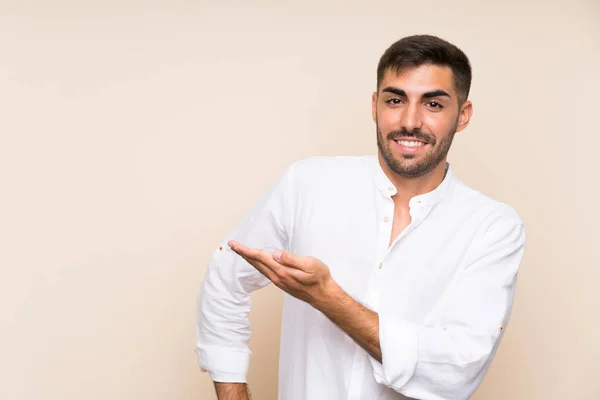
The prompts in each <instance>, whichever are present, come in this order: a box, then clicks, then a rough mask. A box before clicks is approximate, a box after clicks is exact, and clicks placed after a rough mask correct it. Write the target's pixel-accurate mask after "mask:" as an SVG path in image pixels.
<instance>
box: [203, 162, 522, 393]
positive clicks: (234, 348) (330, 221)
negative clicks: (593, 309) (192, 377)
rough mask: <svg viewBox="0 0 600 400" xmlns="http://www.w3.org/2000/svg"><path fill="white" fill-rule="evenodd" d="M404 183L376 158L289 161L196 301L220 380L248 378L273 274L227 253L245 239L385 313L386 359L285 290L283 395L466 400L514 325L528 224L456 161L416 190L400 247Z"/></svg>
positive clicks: (216, 260) (209, 363)
mask: <svg viewBox="0 0 600 400" xmlns="http://www.w3.org/2000/svg"><path fill="white" fill-rule="evenodd" d="M396 192H397V190H396V188H395V187H394V186H393V185H392V183H391V181H390V180H389V179H388V178H387V176H386V175H385V173H384V172H383V170H382V169H381V166H380V165H379V162H378V159H377V156H372V155H371V156H363V157H327V158H312V159H308V160H303V161H299V162H296V163H294V164H293V165H291V166H290V167H289V168H288V169H287V171H286V172H285V173H284V174H283V176H282V177H281V178H280V179H279V181H278V182H277V183H276V184H274V185H273V187H272V188H271V190H270V191H269V192H268V193H267V194H266V195H265V196H264V197H263V199H262V200H261V201H260V202H259V203H258V204H257V205H256V206H255V207H254V209H253V210H252V211H251V212H250V213H249V215H248V216H247V218H246V219H245V220H244V221H243V222H241V223H240V224H239V225H238V227H237V228H236V229H235V230H234V231H233V232H232V233H231V234H230V235H228V237H227V238H225V240H224V241H223V242H222V243H220V244H219V245H218V246H217V247H216V249H215V252H214V254H213V255H212V258H211V260H210V263H209V265H208V270H207V273H206V276H205V279H204V283H203V288H202V291H201V294H200V296H199V301H198V326H197V333H198V340H197V350H198V355H199V359H200V366H201V368H202V369H203V370H207V371H208V372H209V373H210V375H211V378H212V379H213V380H214V381H221V382H245V381H246V373H247V370H248V365H249V359H250V351H249V349H248V340H249V338H250V328H249V324H248V312H249V311H250V295H249V294H250V292H252V291H253V290H256V289H258V288H260V287H263V286H265V285H267V284H268V283H269V281H268V280H267V279H266V278H265V277H263V276H262V275H261V274H260V273H259V272H258V271H257V270H255V269H254V268H253V267H252V266H250V265H249V264H247V263H246V262H245V261H244V260H243V259H242V258H240V257H239V256H238V255H236V254H235V253H234V252H233V251H232V250H230V249H229V246H227V241H228V240H230V239H235V240H237V241H239V242H241V243H242V244H245V245H248V246H251V247H255V248H262V249H267V250H270V251H273V250H276V249H284V250H288V251H291V252H293V253H294V254H297V255H303V256H304V255H306V256H313V257H317V258H319V259H320V260H322V261H323V262H324V263H325V264H327V265H328V266H329V268H330V270H331V274H332V277H333V279H334V280H335V281H336V282H337V283H338V284H339V285H340V286H341V287H342V288H343V289H344V290H345V291H346V292H347V293H348V294H349V295H350V296H352V297H353V298H354V299H355V300H356V301H358V302H360V303H362V304H363V305H365V306H366V307H368V308H370V309H372V310H374V311H375V312H377V313H378V315H379V335H380V345H381V351H382V355H383V363H379V362H378V361H376V360H375V359H373V358H372V357H371V356H369V355H368V354H367V353H366V352H365V351H364V350H363V349H362V348H361V347H360V346H358V345H357V344H356V343H355V342H354V341H353V340H352V339H351V338H350V337H349V336H347V335H346V334H345V333H344V332H343V331H342V330H341V329H339V328H338V327H337V326H336V325H334V324H333V323H332V322H331V321H330V320H329V319H328V318H327V317H325V316H324V315H323V314H322V313H321V312H319V311H317V310H315V309H314V308H312V307H311V306H310V305H308V304H307V303H304V302H302V301H300V300H297V299H295V298H294V297H292V296H289V295H287V294H286V295H285V299H284V308H283V321H282V332H281V348H280V360H279V399H280V400H321V399H322V400H338V399H339V400H342V399H344V400H358V399H360V400H365V399H366V400H388V399H389V400H391V399H404V398H406V397H408V398H415V399H423V400H441V399H444V400H451V399H467V398H469V396H471V394H472V393H473V392H474V391H475V389H476V388H477V386H478V385H479V384H480V382H481V380H482V379H483V376H484V374H485V372H486V370H487V369H488V366H489V364H490V362H491V360H492V357H493V355H494V353H495V351H496V349H497V346H498V344H499V341H500V338H501V337H502V335H503V331H504V329H505V327H506V325H507V323H508V318H509V314H510V310H511V307H512V302H513V295H514V290H515V281H516V277H517V271H518V267H519V263H520V261H521V258H522V255H523V248H524V243H525V232H524V228H523V223H522V222H521V220H520V219H519V217H518V215H517V214H516V213H515V211H513V209H512V208H510V207H509V206H507V205H505V204H502V203H499V202H497V201H494V200H492V199H490V198H488V197H486V196H484V195H483V194H481V193H480V192H477V191H475V190H473V189H470V188H468V187H467V186H465V184H463V183H462V182H461V181H459V180H458V179H457V178H456V177H455V176H454V175H453V174H452V170H451V168H449V169H448V171H447V173H446V176H445V178H444V180H443V182H442V183H441V184H440V185H439V186H438V187H437V188H436V189H435V190H433V191H432V192H429V193H426V194H423V195H419V196H416V197H413V198H412V199H411V200H410V203H409V204H410V215H411V218H412V221H411V223H410V225H409V226H408V227H407V228H406V229H405V230H404V231H403V232H402V233H401V234H400V235H399V236H398V237H397V239H396V240H395V241H394V242H393V243H392V245H389V242H390V237H391V232H392V222H393V216H394V203H393V200H392V196H394V195H395V194H396Z"/></svg>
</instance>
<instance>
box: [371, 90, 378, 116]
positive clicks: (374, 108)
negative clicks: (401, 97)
mask: <svg viewBox="0 0 600 400" xmlns="http://www.w3.org/2000/svg"><path fill="white" fill-rule="evenodd" d="M371 114H372V116H373V122H375V123H377V92H373V96H372V98H371Z"/></svg>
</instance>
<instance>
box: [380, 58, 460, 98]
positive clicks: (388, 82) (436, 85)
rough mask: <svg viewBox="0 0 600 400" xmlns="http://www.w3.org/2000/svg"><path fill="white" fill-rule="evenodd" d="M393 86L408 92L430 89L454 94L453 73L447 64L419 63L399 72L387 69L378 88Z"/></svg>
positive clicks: (423, 91)
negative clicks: (419, 64)
mask: <svg viewBox="0 0 600 400" xmlns="http://www.w3.org/2000/svg"><path fill="white" fill-rule="evenodd" d="M390 86H392V87H395V88H398V89H402V90H404V91H405V92H406V93H407V94H409V93H425V92H429V91H432V90H444V91H446V92H448V93H449V94H452V95H455V94H456V90H455V87H454V74H453V73H452V69H451V68H450V67H447V66H439V65H421V66H418V67H414V68H407V69H404V70H402V71H400V72H396V71H393V70H391V69H388V70H386V71H385V74H384V75H383V80H382V81H381V86H380V88H379V89H380V90H381V89H383V88H386V87H390Z"/></svg>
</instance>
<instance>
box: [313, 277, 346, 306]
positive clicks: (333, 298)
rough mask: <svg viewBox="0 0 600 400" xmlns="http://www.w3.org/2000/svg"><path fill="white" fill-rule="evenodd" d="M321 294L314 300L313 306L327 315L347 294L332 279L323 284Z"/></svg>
mask: <svg viewBox="0 0 600 400" xmlns="http://www.w3.org/2000/svg"><path fill="white" fill-rule="evenodd" d="M320 292H321V293H320V295H319V296H318V297H317V298H316V299H315V300H314V302H313V304H312V306H313V307H314V308H316V309H317V310H319V311H321V312H322V313H323V314H325V315H328V314H329V312H330V310H331V308H332V307H335V306H336V305H337V304H339V302H340V300H341V298H342V296H343V295H344V294H346V292H344V290H343V289H342V288H341V287H340V285H338V284H337V282H336V281H334V280H333V278H331V277H330V278H329V279H328V280H327V281H326V282H325V283H324V284H323V287H322V289H321V291H320Z"/></svg>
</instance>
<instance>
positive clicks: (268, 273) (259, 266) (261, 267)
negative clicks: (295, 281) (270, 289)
mask: <svg viewBox="0 0 600 400" xmlns="http://www.w3.org/2000/svg"><path fill="white" fill-rule="evenodd" d="M241 257H242V258H243V259H244V260H246V262H247V263H248V264H250V265H252V266H253V267H254V268H256V270H257V271H258V272H260V273H261V274H262V275H263V276H265V277H266V278H267V279H268V280H270V281H271V282H273V283H275V284H278V283H279V281H280V279H279V276H278V275H277V274H276V273H275V272H274V271H273V270H272V269H271V268H269V267H268V266H267V265H265V264H263V263H262V262H260V261H257V260H255V259H253V258H249V257H245V256H241Z"/></svg>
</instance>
